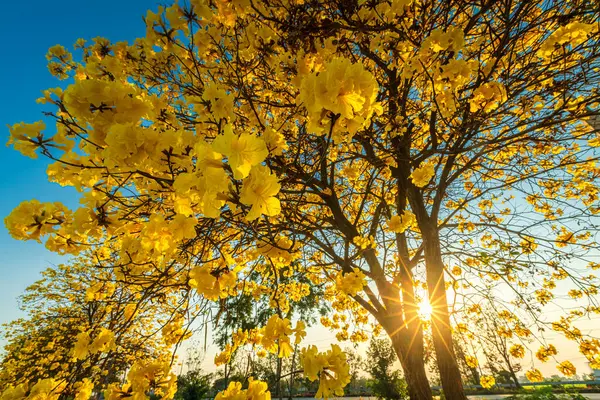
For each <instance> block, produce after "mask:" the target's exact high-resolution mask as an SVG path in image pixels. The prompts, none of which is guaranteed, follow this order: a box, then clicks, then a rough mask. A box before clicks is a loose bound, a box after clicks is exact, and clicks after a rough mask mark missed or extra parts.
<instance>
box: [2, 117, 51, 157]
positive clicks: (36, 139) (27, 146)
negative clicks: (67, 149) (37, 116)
mask: <svg viewBox="0 0 600 400" xmlns="http://www.w3.org/2000/svg"><path fill="white" fill-rule="evenodd" d="M44 129H46V124H44V123H43V122H42V121H38V122H35V123H33V124H25V123H19V124H15V125H13V126H11V127H9V132H10V138H9V139H8V143H6V145H7V146H9V145H11V144H12V145H13V146H14V148H15V150H17V151H19V152H20V153H21V154H23V155H24V156H27V157H31V158H37V154H36V153H35V151H36V150H37V149H38V148H39V147H40V143H42V141H43V140H44V138H43V134H42V131H43V130H44Z"/></svg>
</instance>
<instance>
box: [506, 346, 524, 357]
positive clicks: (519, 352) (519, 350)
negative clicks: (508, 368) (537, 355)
mask: <svg viewBox="0 0 600 400" xmlns="http://www.w3.org/2000/svg"><path fill="white" fill-rule="evenodd" d="M509 352H510V354H511V355H512V356H513V357H515V358H523V357H525V347H523V346H522V345H520V344H513V345H512V346H511V347H510V350H509Z"/></svg>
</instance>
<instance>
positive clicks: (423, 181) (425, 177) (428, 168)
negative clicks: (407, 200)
mask: <svg viewBox="0 0 600 400" xmlns="http://www.w3.org/2000/svg"><path fill="white" fill-rule="evenodd" d="M434 175H435V167H434V165H433V163H425V164H422V165H421V166H419V167H418V168H415V169H414V170H413V172H412V174H410V179H411V180H412V183H414V185H415V186H416V187H419V188H423V187H425V186H427V184H428V183H429V181H430V180H431V178H432V177H433V176H434Z"/></svg>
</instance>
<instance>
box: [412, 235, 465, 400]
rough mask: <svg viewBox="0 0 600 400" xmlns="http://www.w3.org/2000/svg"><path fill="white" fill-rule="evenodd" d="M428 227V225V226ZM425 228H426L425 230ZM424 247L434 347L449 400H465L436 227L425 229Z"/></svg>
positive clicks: (443, 386) (443, 385)
mask: <svg viewBox="0 0 600 400" xmlns="http://www.w3.org/2000/svg"><path fill="white" fill-rule="evenodd" d="M428 225H429V224H428ZM423 228H425V229H423ZM421 229H422V233H423V241H424V245H425V267H426V271H427V289H428V291H429V302H430V303H431V308H432V313H431V329H432V336H433V346H434V348H435V354H436V359H437V364H438V369H439V371H440V379H441V381H442V388H443V390H444V395H445V397H446V399H449V400H466V398H467V397H466V396H465V391H464V388H463V383H462V379H461V376H460V369H459V368H458V363H457V362H456V355H455V353H454V347H453V341H452V330H451V327H450V314H449V313H448V300H447V298H446V280H445V278H444V263H443V260H442V252H441V246H440V239H439V234H438V231H437V229H436V228H435V227H434V226H431V225H429V226H422V227H421Z"/></svg>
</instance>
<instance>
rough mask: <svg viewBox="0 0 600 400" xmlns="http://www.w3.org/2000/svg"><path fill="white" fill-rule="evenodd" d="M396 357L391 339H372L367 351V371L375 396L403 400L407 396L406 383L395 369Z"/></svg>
mask: <svg viewBox="0 0 600 400" xmlns="http://www.w3.org/2000/svg"><path fill="white" fill-rule="evenodd" d="M396 361H397V358H396V355H395V354H394V350H393V348H392V344H391V342H390V340H389V339H387V338H386V339H377V338H373V339H371V342H370V343H369V349H368V350H367V361H366V366H365V370H366V371H367V372H368V373H369V374H370V375H371V378H373V380H372V381H371V389H372V390H373V395H375V396H377V397H378V398H381V399H386V400H387V399H403V398H405V397H406V395H407V391H406V382H405V381H404V379H402V377H401V374H400V371H399V370H396V369H394V363H395V362H396Z"/></svg>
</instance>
